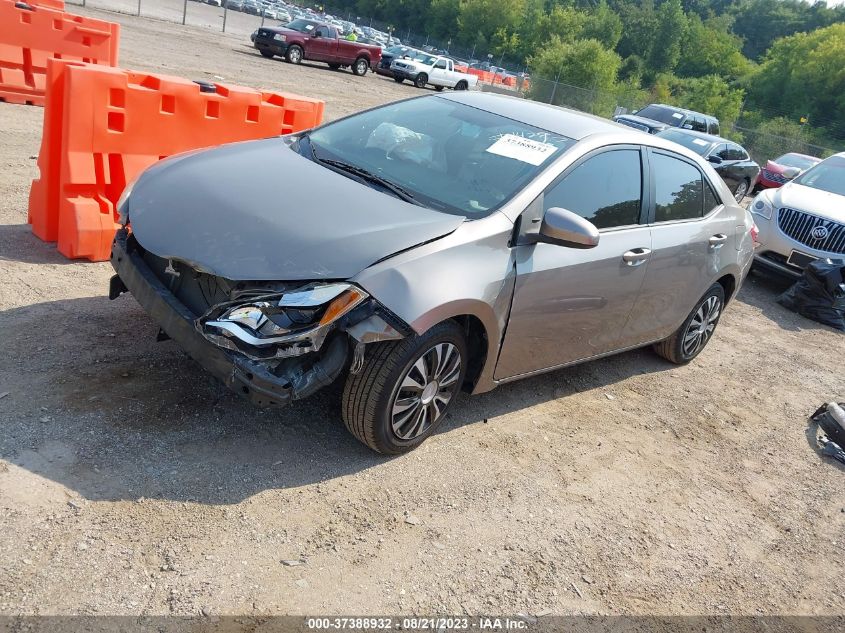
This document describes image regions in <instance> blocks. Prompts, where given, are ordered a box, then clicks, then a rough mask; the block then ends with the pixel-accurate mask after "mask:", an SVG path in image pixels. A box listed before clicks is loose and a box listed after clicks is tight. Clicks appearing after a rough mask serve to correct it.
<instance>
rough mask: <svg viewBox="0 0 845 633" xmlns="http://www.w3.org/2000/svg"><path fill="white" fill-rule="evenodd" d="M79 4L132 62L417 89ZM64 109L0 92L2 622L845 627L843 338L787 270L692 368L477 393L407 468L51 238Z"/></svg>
mask: <svg viewBox="0 0 845 633" xmlns="http://www.w3.org/2000/svg"><path fill="white" fill-rule="evenodd" d="M145 6H146V5H145ZM190 8H191V9H192V10H193V9H199V8H201V7H195V6H193V5H191V7H190ZM81 12H82V11H81ZM84 12H85V13H89V14H92V15H100V16H103V17H106V18H107V19H117V20H119V21H120V22H121V23H122V24H123V26H124V30H123V38H122V50H121V55H122V58H121V61H122V65H123V66H124V67H127V68H136V69H149V70H155V71H166V72H170V73H173V74H179V75H183V76H186V77H189V78H195V79H208V78H214V77H223V78H224V79H226V80H229V81H233V82H237V83H242V84H246V85H251V86H256V87H266V88H272V89H283V90H291V91H299V92H301V93H303V94H307V95H311V96H315V97H320V98H323V99H325V100H326V103H327V108H326V115H327V118H329V119H331V118H335V117H338V116H341V115H344V114H347V113H350V112H353V111H356V110H359V109H362V108H365V107H368V106H371V105H374V104H377V103H382V102H387V101H390V100H394V99H397V98H400V97H403V96H407V95H412V94H415V91H414V89H412V88H410V87H408V86H398V85H395V84H394V83H393V82H392V81H388V80H384V79H381V78H377V77H375V76H373V75H370V76H368V77H365V78H356V77H353V76H352V75H351V74H350V73H348V72H332V71H330V70H328V69H327V68H325V67H324V66H320V65H314V66H309V65H304V66H302V67H293V66H290V65H287V64H284V63H282V62H280V61H268V60H265V59H262V58H261V57H259V56H258V55H257V54H256V53H255V52H254V51H253V50H252V49H250V48H248V47H247V46H245V42H246V40H245V38H244V37H243V36H242V35H241V36H235V35H229V34H227V35H223V34H220V33H217V32H213V31H211V30H202V29H200V28H196V27H190V26H189V27H182V26H179V25H174V24H171V23H167V22H162V21H155V20H150V19H138V18H135V17H131V16H122V15H118V16H116V15H115V14H106V13H97V12H95V11H91V10H90V9H86V10H85V11H84ZM41 117H42V110H41V109H39V108H34V107H23V106H14V105H8V104H0V120H2V121H3V130H4V134H3V137H2V142H0V164H2V166H3V169H2V170H1V171H0V271H2V273H3V283H2V284H0V310H2V311H1V312H0V333H2V335H0V394H2V396H0V425H2V427H1V428H2V433H0V534H2V535H3V537H2V538H1V539H0V614H19V613H26V614H127V615H128V614H197V613H200V612H203V611H204V612H205V613H212V614H218V613H219V614H235V613H239V614H244V613H246V614H254V615H263V614H271V613H326V612H328V613H338V612H345V613H350V612H351V613H373V612H378V613H409V612H417V613H428V614H432V613H436V612H439V613H453V614H462V613H469V614H477V613H483V612H504V613H516V612H528V613H538V612H544V613H556V614H572V613H630V614H664V615H665V614H723V613H724V614H761V613H765V614H843V613H845V585H843V583H842V578H843V576H845V561H843V549H842V542H843V540H845V502H843V497H842V482H843V473H845V469H842V468H838V467H837V466H835V465H833V464H831V463H830V462H828V461H826V460H825V459H823V458H822V457H820V455H819V454H818V453H817V451H816V450H815V448H814V445H813V441H812V433H810V432H809V431H808V428H807V423H806V420H807V415H808V414H809V413H810V412H811V411H813V410H814V409H815V408H816V407H817V406H818V405H819V404H820V403H822V402H824V401H826V400H830V399H831V398H838V399H839V400H843V399H845V372H843V369H842V358H843V355H844V354H845V337H843V336H842V335H841V334H839V333H837V332H834V331H833V330H831V329H828V328H826V327H824V326H821V325H818V324H815V323H813V322H811V321H808V320H805V319H803V318H801V317H799V316H797V315H794V314H792V313H790V312H787V311H786V310H784V309H782V308H781V307H780V306H778V305H777V304H776V303H775V301H774V299H775V297H776V296H777V294H778V293H779V292H780V291H782V290H783V289H784V287H785V285H784V284H783V282H779V281H777V280H772V279H769V278H767V277H764V276H760V275H752V277H751V278H750V279H749V280H748V282H747V283H746V284H745V287H744V288H743V289H742V291H741V293H740V295H739V298H738V300H737V301H735V302H734V303H733V304H732V305H731V306H729V309H728V310H727V312H726V314H725V315H724V318H723V319H722V322H721V325H720V327H719V330H718V332H717V334H716V337H715V339H714V340H713V342H712V343H711V344H710V345H709V347H708V348H707V350H706V351H705V352H704V353H703V354H702V355H701V356H700V357H699V358H698V359H697V360H696V361H695V362H694V363H692V364H691V365H689V366H686V367H680V368H679V367H674V366H671V365H669V364H667V363H665V362H663V361H662V360H660V359H659V358H658V357H656V356H655V355H654V354H653V353H651V352H650V351H648V350H640V351H634V352H630V353H626V354H622V355H619V356H616V357H614V358H609V359H605V360H601V361H597V362H593V363H588V364H585V365H582V366H579V367H575V368H572V369H569V370H564V371H558V372H555V373H552V374H549V375H546V376H542V377H537V378H532V379H529V380H525V381H523V382H520V383H515V384H511V385H508V386H505V387H502V388H499V389H497V390H494V391H493V392H490V393H488V394H484V395H481V396H478V397H473V398H470V397H462V398H461V401H460V402H458V403H457V404H458V406H456V408H455V409H454V412H453V413H452V415H451V418H450V419H449V420H448V421H447V422H446V424H445V425H444V427H443V429H442V432H440V433H439V434H438V435H436V436H435V437H433V438H432V439H430V440H429V441H427V442H426V443H425V444H424V445H423V446H422V447H421V448H420V449H419V450H417V451H415V452H414V453H412V454H410V455H407V456H404V457H399V458H395V459H386V458H384V457H379V456H377V455H375V454H372V453H370V452H369V451H368V450H366V449H365V448H364V447H362V446H360V445H359V444H358V443H357V442H355V441H354V440H353V439H352V438H351V436H349V435H348V434H347V432H346V431H345V430H344V428H343V426H342V423H341V422H340V415H339V407H338V405H337V403H336V401H335V399H334V397H333V395H332V394H331V393H323V394H319V395H318V396H316V397H314V398H313V399H311V400H309V401H306V402H302V403H298V404H296V405H295V406H291V407H289V408H287V409H285V410H282V411H273V412H270V411H261V410H257V409H254V408H252V407H251V406H250V405H249V404H247V403H246V402H244V401H242V400H240V399H239V398H237V397H236V396H234V395H233V394H231V393H229V392H228V391H226V390H225V389H224V388H223V387H221V386H220V385H219V384H217V383H216V382H215V381H214V379H212V378H210V377H209V376H208V375H207V374H206V373H204V372H203V371H202V370H201V369H200V368H199V367H198V366H197V365H195V364H194V363H193V362H192V361H191V360H189V359H187V358H186V357H185V356H184V355H183V354H182V353H180V351H179V349H178V348H177V347H176V346H175V345H174V344H172V343H170V342H167V343H155V342H154V336H155V331H156V328H155V326H154V325H153V324H152V323H151V322H150V320H149V319H148V318H147V317H146V315H145V314H144V313H143V312H142V310H141V309H140V308H139V307H138V305H137V304H136V303H135V302H134V300H133V299H132V298H131V297H129V296H124V297H121V298H120V299H119V300H117V301H114V302H109V301H108V299H107V298H106V297H105V293H106V288H107V281H108V278H109V276H110V275H111V274H112V271H111V268H110V266H109V265H108V264H105V263H103V264H91V263H83V262H70V261H67V260H65V259H64V258H62V257H61V256H59V255H58V254H57V253H56V252H55V250H54V248H53V246H51V245H48V244H43V243H41V242H40V241H38V240H37V239H36V238H34V237H33V236H32V235H31V233H30V231H29V229H28V227H27V225H26V207H27V196H28V190H29V182H30V180H31V179H32V178H33V177H34V176H36V174H37V169H36V166H35V160H34V158H35V154H36V153H37V152H38V147H39V141H40V127H41ZM285 186H287V184H286V183H280V185H279V191H280V195H283V193H284V187H285ZM290 186H295V183H290ZM316 228H317V227H316V226H315V229H316ZM284 561H288V563H285V562H284ZM290 561H296V562H297V563H298V564H290Z"/></svg>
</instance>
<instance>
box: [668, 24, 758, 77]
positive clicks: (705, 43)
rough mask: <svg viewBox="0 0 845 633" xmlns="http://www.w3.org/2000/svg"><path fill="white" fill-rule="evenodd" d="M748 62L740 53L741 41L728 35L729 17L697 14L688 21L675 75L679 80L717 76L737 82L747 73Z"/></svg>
mask: <svg viewBox="0 0 845 633" xmlns="http://www.w3.org/2000/svg"><path fill="white" fill-rule="evenodd" d="M750 70H751V63H750V62H749V61H748V59H746V58H745V56H744V55H743V54H742V40H741V39H740V38H739V37H737V36H736V35H734V34H733V33H731V32H730V18H729V17H728V16H723V17H719V18H711V19H709V20H707V21H706V22H704V21H702V20H701V18H700V17H698V16H697V15H691V16H689V18H688V24H687V30H686V37H685V38H684V40H683V41H682V42H681V55H680V58H679V60H678V65H677V67H676V68H675V72H676V73H677V74H678V75H680V76H682V77H702V76H704V75H720V76H722V77H726V78H729V79H736V78H738V77H741V76H743V75H746V74H748V72H749V71H750Z"/></svg>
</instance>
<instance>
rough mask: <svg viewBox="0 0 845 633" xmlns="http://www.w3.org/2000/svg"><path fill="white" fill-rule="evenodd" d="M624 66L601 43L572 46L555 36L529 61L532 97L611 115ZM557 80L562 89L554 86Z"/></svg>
mask: <svg viewBox="0 0 845 633" xmlns="http://www.w3.org/2000/svg"><path fill="white" fill-rule="evenodd" d="M621 63H622V60H621V59H620V57H619V55H617V54H616V53H615V52H614V51H611V50H608V49H606V48H605V47H604V46H602V44H601V42H599V41H598V40H576V41H574V42H571V43H570V42H564V41H563V40H561V39H560V38H559V37H557V36H554V37H552V39H551V40H550V41H549V42H547V43H546V44H545V45H544V46H543V47H542V48H541V49H540V51H539V52H538V53H537V54H536V55H535V56H533V57H531V58H530V59H529V60H528V66H529V68H530V69H531V75H532V82H531V84H532V97H533V98H536V99H538V100H542V101H550V102H552V103H555V104H557V105H566V106H569V107H573V108H577V109H579V110H584V111H587V112H594V113H601V114H605V115H608V114H610V113H611V112H612V109H613V103H614V102H615V100H614V94H613V93H614V90H615V88H616V75H617V73H618V71H619V66H620V64H621ZM558 78H559V81H560V83H561V85H558V86H555V85H554V82H555V80H556V79H558ZM544 80H545V81H544ZM608 110H610V111H608Z"/></svg>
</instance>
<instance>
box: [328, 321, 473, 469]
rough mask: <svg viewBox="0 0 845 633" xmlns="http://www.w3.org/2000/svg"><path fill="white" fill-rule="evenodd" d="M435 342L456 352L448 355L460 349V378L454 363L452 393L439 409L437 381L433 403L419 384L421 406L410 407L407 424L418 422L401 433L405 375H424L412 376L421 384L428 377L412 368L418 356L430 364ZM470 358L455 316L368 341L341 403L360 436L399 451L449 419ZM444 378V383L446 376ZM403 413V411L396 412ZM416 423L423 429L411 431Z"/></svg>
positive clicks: (390, 451)
mask: <svg viewBox="0 0 845 633" xmlns="http://www.w3.org/2000/svg"><path fill="white" fill-rule="evenodd" d="M436 348H437V349H440V350H441V351H442V350H444V349H445V350H447V352H448V353H446V352H444V355H445V357H446V359H447V360H451V359H452V358H453V357H452V356H450V355H449V354H452V352H453V350H454V352H456V353H457V354H459V361H460V366H459V367H458V375H457V378H455V379H454V380H452V376H453V375H454V368H452V370H451V371H449V377H450V378H449V390H450V391H451V396H450V397H449V399H448V401H447V402H446V404H444V405H442V408H441V409H439V413H438V414H436V415H435V411H434V410H435V409H436V404H435V401H436V400H437V396H438V395H439V394H440V393H441V392H440V391H439V389H440V387H439V385H437V384H435V386H434V389H433V392H434V396H433V397H430V398H429V403H426V404H422V403H423V400H422V398H424V397H425V396H424V394H425V393H426V390H416V392H417V393H419V394H420V395H419V397H416V399H417V400H419V403H418V404H419V406H408V407H407V409H408V410H411V413H410V414H409V416H410V417H409V418H408V422H407V424H410V425H413V427H414V428H413V429H411V432H410V433H406V434H405V435H407V437H405V438H403V437H400V434H399V433H397V431H396V430H394V424H393V422H394V416H393V413H394V405H395V402H394V401H396V400H398V399H399V395H400V393H401V392H403V391H405V390H404V389H402V382H403V380H406V379H410V378H411V376H412V375H417V376H420V378H422V380H419V381H417V380H412V382H419V383H420V384H422V383H423V382H425V381H427V380H428V378H425V377H423V376H421V375H420V374H415V373H414V372H415V368H416V367H418V365H417V363H418V362H419V361H422V363H423V366H424V367H429V365H428V364H427V363H426V360H425V359H428V360H431V359H433V356H431V354H434V353H435V349H436ZM424 358H425V359H424ZM468 360H469V359H468V356H467V345H466V341H465V340H464V335H463V331H462V330H461V328H460V326H459V325H458V324H457V323H455V322H454V321H444V322H443V323H439V324H437V325H435V326H434V327H432V328H431V329H430V330H428V331H427V332H426V333H425V334H422V335H420V336H411V337H409V338H406V339H402V340H401V341H396V342H390V343H377V344H374V345H370V346H368V347H367V356H366V358H365V360H364V367H363V368H362V369H361V371H360V372H359V373H357V374H350V375H349V377H348V378H347V379H346V385H345V386H344V389H343V398H342V409H343V422H344V424H345V425H346V428H347V429H349V431H350V432H351V433H352V435H354V436H355V437H356V438H357V439H358V440H359V441H361V442H362V443H364V444H366V445H367V446H369V447H370V448H371V449H373V450H374V451H377V452H379V453H383V454H386V455H398V454H400V453H407V452H408V451H411V450H413V449H415V448H416V447H417V446H419V445H420V444H422V443H423V442H424V441H425V439H426V438H427V437H428V436H430V435H431V434H432V433H434V431H435V430H436V429H437V427H438V426H440V424H441V423H442V422H443V420H444V419H445V417H446V413H447V412H448V410H449V408H450V407H451V405H452V403H454V401H455V396H456V395H457V393H458V392H459V391H460V388H461V385H462V383H463V380H464V375H465V374H466V367H467V363H468ZM447 365H448V363H446V364H444V374H445V371H446V369H445V367H446V366H447ZM436 369H437V368H434V370H433V371H432V372H431V373H432V374H434V375H435V377H436V376H437V375H438V374H437V372H436ZM436 382H437V381H436V380H434V379H432V381H431V382H427V383H426V386H427V387H428V386H429V385H431V384H433V383H436ZM443 382H444V384H445V380H444V381H443ZM430 395H431V394H429V396H430ZM402 399H403V400H406V401H408V400H413V399H414V396H411V397H410V398H408V397H407V393H406V397H405V398H402ZM397 406H401V405H397ZM429 406H430V407H431V409H429ZM420 413H421V414H422V415H421V416H420V415H419V414H420ZM400 414H401V411H400V413H397V414H396V415H397V416H399V415H400ZM427 416H428V417H427ZM418 417H421V418H422V422H419V423H418V422H416V421H414V420H412V418H414V419H416V418H418ZM431 418H433V419H431ZM425 420H429V423H428V426H425ZM418 424H419V426H420V432H419V434H416V435H414V434H413V431H414V430H416V428H417V425H418ZM402 428H403V427H402V426H401V425H400V426H399V430H400V431H401V430H402ZM406 428H407V427H406Z"/></svg>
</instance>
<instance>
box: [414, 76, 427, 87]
mask: <svg viewBox="0 0 845 633" xmlns="http://www.w3.org/2000/svg"><path fill="white" fill-rule="evenodd" d="M427 83H428V75H426V74H425V73H420V74H419V75H417V76H416V77H414V85H415V86H416V87H417V88H425V85H426V84H427Z"/></svg>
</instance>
